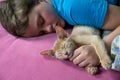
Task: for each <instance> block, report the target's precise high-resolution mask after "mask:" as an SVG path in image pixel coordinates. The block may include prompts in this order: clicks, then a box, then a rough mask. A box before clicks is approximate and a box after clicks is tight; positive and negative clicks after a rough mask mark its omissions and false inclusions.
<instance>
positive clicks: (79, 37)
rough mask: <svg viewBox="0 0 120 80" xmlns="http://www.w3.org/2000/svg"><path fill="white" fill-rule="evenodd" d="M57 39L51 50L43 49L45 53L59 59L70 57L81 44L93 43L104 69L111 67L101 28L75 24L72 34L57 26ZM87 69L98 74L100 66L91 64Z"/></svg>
mask: <svg viewBox="0 0 120 80" xmlns="http://www.w3.org/2000/svg"><path fill="white" fill-rule="evenodd" d="M55 29H56V33H57V36H58V38H57V40H56V41H55V43H54V46H53V48H52V49H51V50H45V51H42V52H41V54H43V55H53V56H55V57H56V58H57V59H62V60H64V59H69V58H70V57H71V56H72V55H73V53H74V50H75V49H76V48H78V47H80V46H81V45H86V44H89V45H92V46H93V47H94V48H95V50H96V54H97V55H98V57H99V60H100V63H101V65H102V67H103V68H104V69H109V68H110V67H111V63H112V61H111V59H110V57H109V56H108V54H107V50H106V48H105V44H104V41H103V40H102V39H101V37H100V34H99V30H97V29H95V28H93V27H89V26H79V25H78V26H74V28H73V31H72V33H71V35H70V36H69V35H68V33H67V32H66V31H65V30H64V29H63V28H61V27H60V26H56V28H55ZM86 70H87V71H88V73H90V74H96V73H97V71H98V68H97V67H96V66H92V65H91V64H90V65H88V66H86Z"/></svg>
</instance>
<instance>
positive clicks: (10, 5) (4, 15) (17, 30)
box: [0, 0, 39, 36]
mask: <svg viewBox="0 0 120 80" xmlns="http://www.w3.org/2000/svg"><path fill="white" fill-rule="evenodd" d="M38 3H39V2H38V0H6V1H2V2H0V22H1V24H2V25H3V27H4V28H5V29H6V30H7V31H8V32H9V33H11V34H13V35H15V36H22V35H23V34H24V30H25V28H26V26H27V25H28V21H29V18H28V14H29V13H30V11H31V9H32V8H33V7H34V6H35V5H37V4H38Z"/></svg>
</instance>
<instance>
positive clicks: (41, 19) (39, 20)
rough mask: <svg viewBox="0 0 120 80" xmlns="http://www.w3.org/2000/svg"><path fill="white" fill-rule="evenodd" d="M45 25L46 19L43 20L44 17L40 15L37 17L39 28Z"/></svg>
mask: <svg viewBox="0 0 120 80" xmlns="http://www.w3.org/2000/svg"><path fill="white" fill-rule="evenodd" d="M43 24H44V19H43V18H42V16H41V15H40V14H38V17H37V26H38V27H41V26H42V25H43Z"/></svg>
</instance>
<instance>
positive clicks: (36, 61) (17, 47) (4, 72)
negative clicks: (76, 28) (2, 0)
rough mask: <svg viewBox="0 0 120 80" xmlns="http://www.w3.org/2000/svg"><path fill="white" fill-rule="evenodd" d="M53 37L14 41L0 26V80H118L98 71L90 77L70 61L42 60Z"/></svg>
mask: <svg viewBox="0 0 120 80" xmlns="http://www.w3.org/2000/svg"><path fill="white" fill-rule="evenodd" d="M55 39H56V34H55V33H53V34H49V35H45V36H41V37H36V38H29V39H27V38H16V37H14V36H12V35H10V34H8V33H7V32H6V31H5V30H4V29H3V28H2V26H0V80H120V79H119V78H120V77H119V76H120V72H116V71H112V70H109V71H105V70H104V69H102V68H101V69H100V70H101V72H100V74H98V75H95V76H92V75H90V74H88V73H87V72H86V71H85V70H84V69H83V68H79V67H77V66H76V65H73V63H72V62H68V61H60V60H57V59H55V58H52V57H43V56H42V55H40V54H39V53H40V51H42V50H45V49H50V48H51V47H52V45H53V43H54V41H55Z"/></svg>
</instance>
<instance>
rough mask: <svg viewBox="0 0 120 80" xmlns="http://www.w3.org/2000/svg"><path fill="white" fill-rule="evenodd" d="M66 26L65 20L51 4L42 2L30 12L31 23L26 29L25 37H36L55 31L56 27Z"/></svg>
mask: <svg viewBox="0 0 120 80" xmlns="http://www.w3.org/2000/svg"><path fill="white" fill-rule="evenodd" d="M56 25H59V26H61V27H64V25H65V22H64V20H63V19H61V18H60V16H58V15H57V14H56V12H55V11H54V9H53V7H52V6H51V4H49V3H46V2H41V3H40V4H39V5H37V6H35V7H34V8H33V9H32V11H31V12H30V14H29V24H28V26H27V28H26V29H25V34H24V35H23V36H24V37H34V36H40V35H43V34H47V33H51V32H54V31H55V29H54V27H55V26H56Z"/></svg>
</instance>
